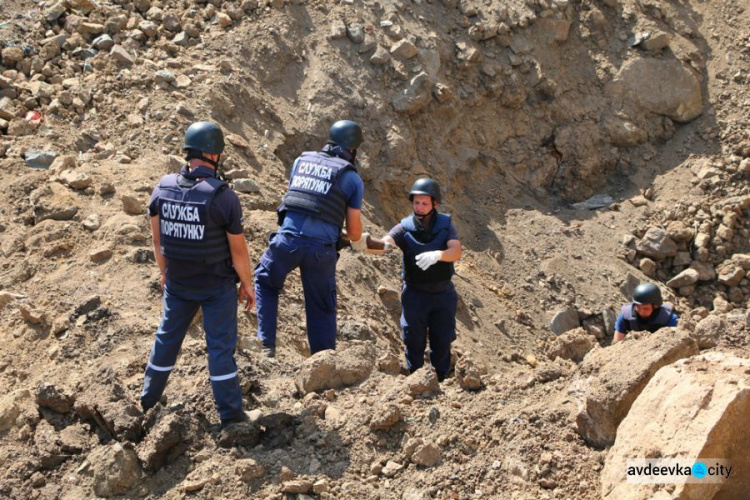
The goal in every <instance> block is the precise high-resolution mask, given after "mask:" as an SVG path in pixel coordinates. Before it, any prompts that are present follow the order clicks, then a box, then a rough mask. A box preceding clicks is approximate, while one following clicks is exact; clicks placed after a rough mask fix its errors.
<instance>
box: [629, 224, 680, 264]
mask: <svg viewBox="0 0 750 500" xmlns="http://www.w3.org/2000/svg"><path fill="white" fill-rule="evenodd" d="M635 248H636V250H638V251H639V252H640V253H642V254H643V255H646V256H648V257H651V258H652V259H656V260H662V259H664V258H666V257H674V256H675V255H676V254H677V244H676V243H675V242H674V241H673V240H672V239H671V238H670V237H669V235H668V234H667V232H666V231H665V230H664V229H662V228H660V227H650V228H649V229H648V231H646V234H645V235H643V238H641V239H640V240H639V241H638V242H637V243H636V244H635Z"/></svg>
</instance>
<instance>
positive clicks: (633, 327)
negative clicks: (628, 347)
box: [612, 283, 678, 343]
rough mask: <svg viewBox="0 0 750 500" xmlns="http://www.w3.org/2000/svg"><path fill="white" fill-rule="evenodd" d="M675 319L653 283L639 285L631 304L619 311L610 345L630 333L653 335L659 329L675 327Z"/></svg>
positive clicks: (670, 307)
mask: <svg viewBox="0 0 750 500" xmlns="http://www.w3.org/2000/svg"><path fill="white" fill-rule="evenodd" d="M677 319H678V316H677V314H675V313H674V311H673V310H672V306H669V305H664V304H663V301H662V297H661V290H659V287H658V286H656V285H654V284H653V283H641V284H640V285H638V286H637V287H636V288H635V292H634V293H633V302H631V303H629V304H625V305H624V306H622V308H621V309H620V314H619V316H617V322H616V323H615V337H614V340H613V341H612V343H615V342H619V341H621V340H623V339H625V335H627V334H628V332H630V331H636V332H638V331H643V330H647V331H649V332H651V333H653V332H655V331H657V330H659V329H660V328H664V327H667V326H677Z"/></svg>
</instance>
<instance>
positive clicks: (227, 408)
mask: <svg viewBox="0 0 750 500" xmlns="http://www.w3.org/2000/svg"><path fill="white" fill-rule="evenodd" d="M163 304H164V313H163V316H162V320H161V324H160V325H159V329H158V330H157V331H156V340H155V341H154V345H153V347H152V348H151V355H150V356H149V358H148V365H147V366H146V374H145V377H144V382H143V392H142V393H141V405H142V406H143V407H144V408H151V407H152V406H154V405H155V404H156V403H157V402H158V401H159V399H160V398H161V396H162V394H163V393H164V388H165V387H166V386H167V379H168V378H169V374H170V373H171V371H172V369H173V368H174V366H175V362H176V361H177V355H178V354H179V352H180V347H181V346H182V341H183V340H184V339H185V334H186V333H187V330H188V327H190V323H191V322H192V321H193V317H194V316H195V313H196V312H198V308H199V307H200V308H202V309H203V329H204V330H205V332H206V344H207V345H208V370H209V376H210V380H211V389H212V390H213V393H214V400H215V402H216V409H217V411H218V412H219V417H220V418H221V420H222V422H223V421H227V420H234V419H238V418H242V416H243V410H242V391H241V390H240V383H239V378H238V376H237V363H236V362H235V360H234V350H235V346H236V345H237V287H236V285H235V284H233V283H230V284H227V285H225V286H223V287H221V288H219V289H216V290H184V289H170V288H169V286H166V287H165V288H164V299H163Z"/></svg>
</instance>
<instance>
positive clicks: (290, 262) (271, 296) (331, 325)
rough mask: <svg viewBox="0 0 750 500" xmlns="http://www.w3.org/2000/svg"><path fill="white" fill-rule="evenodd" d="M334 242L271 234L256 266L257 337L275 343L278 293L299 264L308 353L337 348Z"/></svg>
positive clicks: (266, 344)
mask: <svg viewBox="0 0 750 500" xmlns="http://www.w3.org/2000/svg"><path fill="white" fill-rule="evenodd" d="M337 259H338V256H337V254H336V245H335V244H334V243H325V242H323V241H321V240H316V239H313V238H305V237H302V236H295V235H292V234H287V233H278V234H275V235H273V236H272V237H271V242H270V244H269V245H268V248H267V249H266V251H265V252H264V253H263V256H262V257H261V258H260V262H258V265H257V266H255V298H256V308H257V311H258V338H259V339H260V341H261V342H262V343H263V345H264V346H266V347H275V346H276V325H277V322H278V313H279V294H280V293H281V290H282V289H283V288H284V281H285V280H286V277H287V275H288V274H289V273H290V272H292V270H294V269H296V268H298V267H299V269H300V275H301V277H302V289H303V290H304V294H305V315H306V318H307V340H308V342H309V343H310V354H315V353H316V352H318V351H324V350H326V349H335V348H336V261H337Z"/></svg>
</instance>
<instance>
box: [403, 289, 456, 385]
mask: <svg viewBox="0 0 750 500" xmlns="http://www.w3.org/2000/svg"><path fill="white" fill-rule="evenodd" d="M457 305H458V294H457V293H456V290H455V289H453V288H451V289H450V290H448V291H445V292H438V293H430V292H424V291H421V290H417V289H415V288H414V287H412V286H409V284H405V285H404V288H403V290H402V292H401V307H402V309H401V328H402V330H403V335H402V337H401V338H402V340H403V341H404V345H405V346H406V366H407V368H409V371H410V372H414V371H415V370H418V369H419V368H421V367H422V365H424V352H425V350H426V348H427V339H428V338H429V340H430V363H431V364H432V366H433V367H435V371H437V372H438V373H439V374H442V375H445V374H446V373H447V372H448V370H449V369H450V367H451V342H453V341H454V340H455V339H456V307H457Z"/></svg>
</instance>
